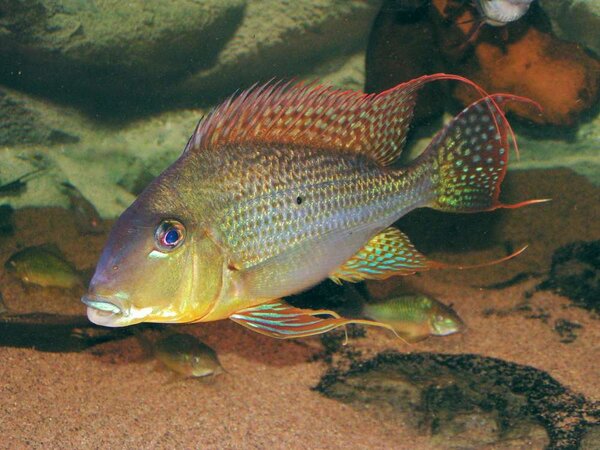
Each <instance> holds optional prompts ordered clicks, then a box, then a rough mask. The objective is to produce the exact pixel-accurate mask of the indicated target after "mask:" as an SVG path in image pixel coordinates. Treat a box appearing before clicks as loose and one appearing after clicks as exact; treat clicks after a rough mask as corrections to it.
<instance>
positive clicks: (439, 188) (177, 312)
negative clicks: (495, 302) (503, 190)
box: [82, 74, 541, 339]
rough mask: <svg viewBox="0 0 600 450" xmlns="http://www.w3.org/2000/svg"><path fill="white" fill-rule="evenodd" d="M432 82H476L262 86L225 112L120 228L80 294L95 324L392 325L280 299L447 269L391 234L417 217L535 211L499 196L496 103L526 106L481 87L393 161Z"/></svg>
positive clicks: (219, 111) (265, 330)
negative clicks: (422, 212)
mask: <svg viewBox="0 0 600 450" xmlns="http://www.w3.org/2000/svg"><path fill="white" fill-rule="evenodd" d="M435 80H455V81H461V82H464V83H467V84H469V85H470V86H475V85H474V83H472V82H470V81H468V80H466V79H465V78H462V77H459V76H456V75H447V74H437V75H428V76H423V77H420V78H417V79H415V80H412V81H408V82H406V83H403V84H400V85H398V86H396V87H395V88H392V89H389V90H387V91H385V92H382V93H380V94H364V93H361V92H352V91H344V90H336V89H333V88H330V87H326V86H319V85H316V84H309V85H305V84H294V83H270V84H269V83H268V84H265V85H262V86H255V87H253V88H251V89H249V90H247V91H244V92H242V93H241V94H239V95H238V96H236V97H233V98H231V99H229V100H227V101H226V102H224V103H223V104H221V105H220V106H219V107H217V108H216V109H215V110H214V111H213V112H212V113H210V114H209V115H208V116H207V117H205V118H204V119H203V120H202V121H201V122H200V123H199V124H198V126H197V128H196V131H195V132H194V134H193V135H192V137H191V138H190V140H189V141H188V144H187V146H186V148H185V150H184V152H183V154H182V155H181V156H180V158H179V159H178V160H177V161H176V162H174V163H173V164H172V165H171V166H170V167H169V168H167V169H166V170H165V171H164V172H163V173H162V174H161V175H159V176H158V178H156V179H155V180H154V181H153V182H152V183H150V185H149V186H148V187H147V188H146V189H145V190H144V192H142V193H141V194H140V195H139V197H138V198H137V200H136V201H135V202H134V203H133V204H132V205H131V206H130V207H129V208H128V209H127V210H126V211H125V212H124V213H123V214H122V215H121V217H120V218H119V219H118V220H117V222H116V223H115V225H114V226H113V229H112V231H111V233H110V236H109V237H108V241H107V244H106V247H105V248H104V251H103V252H102V256H101V257H100V261H99V262H98V265H97V267H96V272H95V274H94V276H93V278H92V281H91V283H90V286H89V290H88V292H87V294H86V295H85V296H84V297H83V298H82V301H83V302H84V303H85V304H86V305H87V307H88V308H87V314H88V318H89V319H90V320H91V321H92V322H94V323H96V324H98V325H105V326H111V327H121V326H127V325H133V324H136V323H140V322H157V323H186V322H210V321H215V320H222V319H231V320H233V321H234V322H236V323H238V324H240V325H242V326H245V327H247V328H249V329H251V330H253V331H256V332H258V333H262V334H265V335H268V336H271V337H275V338H280V339H289V338H296V337H306V336H311V335H315V334H319V333H325V332H327V331H329V330H332V329H334V328H337V327H340V326H344V325H346V324H348V323H361V324H368V325H375V326H381V327H384V328H388V329H390V328H391V326H389V325H387V324H384V323H379V322H374V321H368V320H358V319H347V318H343V317H340V316H339V314H338V313H336V312H335V311H330V310H323V309H317V310H313V309H303V308H297V307H294V306H293V305H290V304H289V303H287V302H285V300H283V298H284V297H286V296H290V295H292V294H295V293H298V292H302V291H304V290H306V289H308V288H310V287H312V286H315V285H316V284H318V283H319V282H321V281H323V280H325V279H326V278H330V279H332V280H333V281H336V282H342V281H347V282H357V281H361V280H367V279H370V280H383V279H386V278H389V277H391V276H397V275H409V274H413V273H415V272H419V271H425V270H430V269H441V268H447V267H449V265H448V264H444V263H441V262H437V261H432V260H430V259H428V258H427V257H426V256H425V255H423V254H422V253H421V252H419V251H418V250H417V249H416V248H415V247H414V245H413V244H412V243H411V242H410V240H409V238H408V236H406V235H405V234H404V233H402V232H401V231H400V230H399V229H397V228H395V227H393V226H392V225H393V224H394V223H395V222H397V220H398V219H399V218H400V217H402V216H404V215H405V214H407V213H408V212H410V211H412V210H414V209H417V208H423V207H429V208H433V209H436V210H439V211H445V212H476V211H491V210H495V209H498V208H517V207H520V206H524V205H528V204H532V203H539V202H540V201H541V200H530V201H525V202H521V203H518V204H515V205H506V204H503V203H502V202H501V201H500V199H499V195H500V184H501V182H502V180H503V179H504V176H505V173H506V168H507V165H508V154H509V149H510V147H511V137H512V132H511V128H510V126H509V124H508V122H507V120H506V117H505V116H504V113H503V111H502V109H501V107H502V105H504V104H505V103H506V102H530V101H529V100H526V99H523V98H520V97H515V96H511V95H507V94H502V95H491V96H489V95H486V94H484V93H483V92H482V90H481V89H480V88H477V89H478V92H479V93H481V94H482V98H480V99H479V100H477V101H475V102H474V103H473V104H471V105H469V106H468V107H466V108H465V109H464V110H463V111H462V112H461V113H459V114H458V116H456V117H455V118H454V119H453V120H451V121H450V122H449V123H448V124H447V125H445V126H444V127H443V129H441V130H440V131H439V133H438V134H437V135H436V136H435V137H434V138H433V139H432V141H431V143H430V144H429V146H428V147H427V149H426V150H424V152H423V153H422V154H421V155H420V156H419V157H417V158H415V159H414V160H413V161H411V162H410V163H409V164H407V165H404V166H403V167H398V166H397V165H394V164H393V163H394V162H396V161H397V160H398V158H399V157H400V154H401V151H402V148H403V147H404V144H405V141H406V138H407V133H408V130H409V125H410V122H411V118H412V111H413V108H414V106H415V104H416V101H417V96H418V92H419V90H420V89H421V88H422V87H423V86H425V85H426V84H427V83H429V82H433V81H435ZM449 238H451V236H450V237H449ZM521 251H522V250H520V251H517V252H515V253H514V254H512V255H509V256H508V257H507V258H511V257H513V256H516V255H517V254H519V253H520V252H521ZM507 258H503V259H502V260H506V259H507ZM499 261H501V260H499ZM499 261H498V262H499ZM464 267H465V266H462V268H464ZM324 315H326V316H328V317H326V318H324V317H322V316H324Z"/></svg>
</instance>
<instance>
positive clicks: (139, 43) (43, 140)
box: [0, 0, 600, 217]
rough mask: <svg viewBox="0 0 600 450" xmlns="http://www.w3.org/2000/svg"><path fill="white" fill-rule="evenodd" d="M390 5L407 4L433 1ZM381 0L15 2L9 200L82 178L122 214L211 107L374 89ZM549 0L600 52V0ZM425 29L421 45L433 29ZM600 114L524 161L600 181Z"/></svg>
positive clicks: (2, 63)
mask: <svg viewBox="0 0 600 450" xmlns="http://www.w3.org/2000/svg"><path fill="white" fill-rule="evenodd" d="M384 3H385V4H383V8H384V9H385V8H392V9H397V10H398V11H400V10H402V9H403V8H405V6H406V5H405V4H407V3H408V4H416V3H421V4H422V3H427V2H403V1H387V2H384ZM381 7H382V2H381V1H378V0H295V1H281V0H173V1H168V2H166V1H152V2H147V1H142V0H134V1H130V2H120V1H116V0H95V1H88V0H85V1H84V0H5V1H3V2H1V3H0V155H1V156H0V158H1V160H0V161H1V163H0V195H1V196H2V197H0V199H1V201H2V203H9V204H10V205H11V206H13V207H24V206H50V205H54V206H65V207H66V206H67V205H68V199H67V195H66V193H65V192H64V188H63V187H62V185H61V183H63V182H65V181H68V182H69V183H71V184H72V185H74V186H75V187H77V188H78V189H79V191H81V193H82V194H83V196H84V197H85V198H87V199H89V200H90V201H91V202H92V203H93V204H94V205H95V207H96V208H97V209H98V211H99V212H100V214H101V215H102V216H104V217H114V216H117V215H118V214H119V213H120V212H121V211H122V210H123V209H124V208H125V207H126V206H127V205H128V204H129V203H130V202H131V201H132V200H133V199H134V197H135V195H136V194H138V193H139V192H140V190H141V189H142V188H143V187H144V186H145V185H146V184H147V183H148V182H149V181H150V180H151V179H152V178H153V177H154V176H156V175H157V174H158V173H160V171H161V170H162V169H164V168H165V167H166V166H167V165H168V164H169V163H171V162H172V161H173V160H174V159H175V158H176V157H177V156H178V154H179V153H180V151H181V150H182V148H183V146H184V145H185V143H186V141H187V139H188V137H189V135H190V133H191V132H192V130H193V128H194V126H195V124H196V122H197V121H198V120H199V118H200V117H202V115H203V113H205V112H206V111H207V110H208V109H209V108H210V107H211V106H213V105H215V104H216V103H217V102H218V101H220V100H222V99H224V98H226V97H227V96H229V95H230V94H231V93H233V92H235V91H236V90H239V89H243V88H245V87H248V86H249V85H251V84H253V83H254V82H257V81H265V80H269V79H271V78H281V77H282V78H289V77H297V78H300V79H303V78H306V79H314V78H319V79H323V80H324V81H326V82H329V83H332V84H334V85H337V86H340V87H343V88H349V89H363V87H364V82H365V69H364V65H365V64H364V60H365V50H366V47H367V44H368V38H369V32H370V30H371V27H372V24H373V22H374V18H375V17H376V15H377V14H378V12H379V11H380V9H381ZM539 7H540V8H542V10H543V12H544V14H546V16H547V17H548V18H549V20H550V21H551V23H552V27H553V32H555V33H556V35H557V36H560V37H562V38H565V39H569V40H572V41H575V42H576V43H577V45H579V46H580V47H581V48H583V49H584V51H585V52H594V51H595V52H598V51H600V45H599V40H600V37H599V35H598V30H599V29H600V27H598V21H599V20H600V11H599V9H598V6H597V2H595V1H594V0H589V1H584V0H571V1H562V0H561V1H555V0H543V1H540V2H539ZM413 41H414V42H413V43H410V42H408V44H407V45H406V47H407V49H408V48H409V47H410V45H412V44H415V43H416V44H419V43H420V42H421V43H422V42H423V39H421V38H420V37H419V35H416V37H415V36H413ZM413 47H414V45H413ZM425 55H426V56H427V55H428V56H429V57H430V59H431V60H435V58H436V55H435V54H431V55H429V53H427V52H426V53H425ZM379 59H381V57H379ZM404 64H405V65H406V66H407V67H411V65H412V59H411V58H406V61H405V62H404ZM434 69H435V67H432V68H431V70H434ZM597 112H598V108H595V109H594V108H592V112H590V113H588V114H587V115H586V116H585V117H583V118H582V119H581V121H579V122H577V124H575V125H573V126H570V127H568V128H566V129H565V130H564V132H563V131H561V132H558V133H557V132H552V133H546V131H549V130H548V129H544V128H541V131H540V130H537V131H531V129H525V130H524V132H523V133H521V134H524V135H525V136H523V137H522V138H521V140H520V142H521V148H522V150H523V151H522V160H521V161H520V162H519V163H517V164H514V165H513V167H514V168H517V169H519V168H539V167H542V168H546V167H556V166H567V167H571V168H573V169H574V170H576V171H578V172H579V173H581V174H584V175H586V176H587V177H588V178H589V179H590V180H592V181H593V182H594V183H600V171H599V170H598V167H599V164H600V156H599V154H600V152H598V148H599V143H600V118H599V117H598V115H597ZM438 127H439V124H436V126H435V128H438ZM553 131H556V130H553ZM38 169H44V170H42V171H40V172H37V173H35V174H31V175H29V173H30V172H32V171H35V170H38ZM23 175H26V178H23V179H19V177H20V176H23ZM6 185H8V186H6Z"/></svg>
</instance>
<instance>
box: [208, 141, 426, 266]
mask: <svg viewBox="0 0 600 450" xmlns="http://www.w3.org/2000/svg"><path fill="white" fill-rule="evenodd" d="M282 150H284V151H282ZM271 152H272V153H270V151H269V149H267V148H262V153H263V156H262V158H260V159H261V160H259V161H257V160H256V159H255V158H254V156H255V153H254V152H249V153H248V152H247V151H246V150H243V149H239V150H238V149H231V150H229V151H228V152H227V154H228V155H229V157H230V158H231V159H232V162H233V163H234V164H235V168H234V172H235V171H238V170H239V171H240V172H242V173H250V172H252V175H251V176H248V179H249V181H250V180H251V183H252V184H249V185H246V186H244V188H243V190H244V192H243V193H242V194H241V196H240V197H238V200H237V201H236V202H235V203H233V204H231V203H229V202H227V204H224V205H223V209H222V211H221V212H220V213H219V214H218V216H217V217H218V218H217V220H218V221H219V224H218V225H217V228H218V229H219V230H220V232H221V238H222V239H223V243H224V244H225V245H226V246H227V248H229V249H230V250H231V252H232V254H233V255H234V258H236V263H237V264H238V265H239V266H240V267H245V268H247V267H250V266H253V265H256V264H259V263H260V262H262V261H265V260H267V259H269V258H271V257H273V256H274V255H277V254H280V253H281V252H283V251H285V250H287V249H289V248H290V247H293V246H295V245H299V244H301V243H302V242H304V241H307V240H310V239H312V238H314V237H315V236H318V235H321V234H323V233H326V232H333V231H336V230H342V229H348V228H353V227H357V226H360V225H362V224H367V223H372V222H379V221H383V220H385V218H387V217H389V216H390V215H396V214H399V213H400V212H401V211H402V210H403V209H407V208H412V207H414V204H413V202H414V201H415V200H416V198H417V197H418V195H416V194H415V193H413V190H415V192H419V191H420V189H419V186H418V185H417V184H418V183H414V180H413V179H412V178H410V177H409V178H405V177H403V176H402V175H401V174H399V173H397V172H390V171H389V170H387V169H386V168H385V167H382V166H380V165H379V164H376V163H375V162H374V161H372V160H369V159H368V158H366V157H365V156H363V155H357V154H356V153H348V152H346V154H345V155H344V154H341V153H340V152H339V151H336V152H333V151H331V150H327V149H310V148H305V147H299V148H293V147H292V148H290V147H289V146H288V147H287V148H285V149H281V148H273V149H272V150H271ZM247 154H250V155H253V157H250V158H247V157H246V155H247ZM273 154H275V155H276V158H274V159H273V158H271V156H272V155H273ZM271 160H274V161H277V164H273V165H271V166H270V167H269V170H268V171H267V170H265V167H264V165H263V162H264V161H271ZM234 161H235V162H234ZM257 167H258V170H254V168H257ZM253 170H254V171H253ZM296 174H302V176H301V177H297V176H296ZM215 179H216V180H220V181H219V182H220V183H221V184H222V189H227V187H226V185H227V179H224V178H223V177H221V174H219V175H218V176H215ZM273 180H277V182H276V184H274V183H273ZM411 181H412V182H413V186H414V187H411V186H409V185H408V183H410V182H411ZM422 181H423V182H427V180H426V178H425V177H422ZM298 197H300V198H301V204H298V203H297V198H298ZM419 201H422V199H419Z"/></svg>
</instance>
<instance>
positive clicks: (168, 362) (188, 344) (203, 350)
mask: <svg viewBox="0 0 600 450" xmlns="http://www.w3.org/2000/svg"><path fill="white" fill-rule="evenodd" d="M154 355H155V356H156V358H157V359H158V360H159V361H160V362H161V363H162V364H164V365H165V366H166V367H168V368H169V369H171V370H172V371H174V372H176V373H178V374H180V375H183V376H184V377H194V378H200V377H206V376H214V375H218V374H221V373H223V372H224V370H223V367H222V366H221V363H220V362H219V358H218V357H217V354H216V352H215V351H214V350H213V349H212V348H210V347H209V346H208V345H206V344H203V343H202V342H200V341H199V340H198V339H197V338H196V337H194V336H192V335H189V334H183V333H172V334H168V335H167V336H165V337H162V338H161V339H159V340H158V341H157V342H156V343H155V344H154Z"/></svg>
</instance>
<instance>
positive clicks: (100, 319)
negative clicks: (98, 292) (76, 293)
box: [81, 295, 127, 327]
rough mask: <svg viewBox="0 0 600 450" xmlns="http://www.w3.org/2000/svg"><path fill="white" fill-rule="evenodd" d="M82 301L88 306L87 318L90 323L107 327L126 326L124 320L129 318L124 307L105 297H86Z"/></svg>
mask: <svg viewBox="0 0 600 450" xmlns="http://www.w3.org/2000/svg"><path fill="white" fill-rule="evenodd" d="M81 301H82V302H83V303H84V304H85V305H86V306H87V317H88V319H89V320H90V322H92V323H95V324H96V325H103V326H106V327H119V326H124V325H126V324H125V323H123V319H125V318H126V317H127V313H126V311H125V310H124V309H123V307H121V306H119V305H117V304H116V303H115V302H114V301H110V300H109V299H107V298H105V297H99V296H91V295H84V296H83V297H81Z"/></svg>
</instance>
